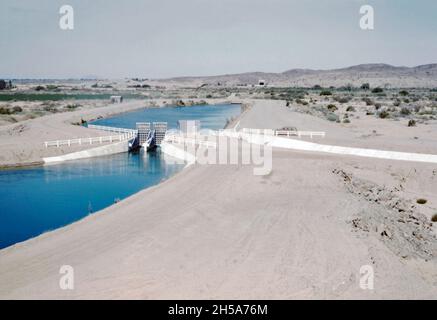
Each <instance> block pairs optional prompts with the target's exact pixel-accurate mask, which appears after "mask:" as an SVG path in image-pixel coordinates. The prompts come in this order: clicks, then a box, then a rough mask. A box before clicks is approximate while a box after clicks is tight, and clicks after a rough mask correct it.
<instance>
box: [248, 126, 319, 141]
mask: <svg viewBox="0 0 437 320" xmlns="http://www.w3.org/2000/svg"><path fill="white" fill-rule="evenodd" d="M242 132H243V133H248V134H261V135H266V136H278V137H298V138H301V137H310V138H311V139H312V138H313V137H322V138H324V137H325V136H326V133H325V132H322V131H297V130H272V129H250V128H243V129H242Z"/></svg>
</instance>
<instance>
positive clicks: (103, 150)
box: [43, 140, 129, 164]
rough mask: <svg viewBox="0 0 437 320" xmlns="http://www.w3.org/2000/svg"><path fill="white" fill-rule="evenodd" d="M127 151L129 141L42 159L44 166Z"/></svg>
mask: <svg viewBox="0 0 437 320" xmlns="http://www.w3.org/2000/svg"><path fill="white" fill-rule="evenodd" d="M128 151H129V140H125V141H121V142H117V143H112V144H109V145H105V146H100V147H97V148H92V149H88V150H83V151H78V152H73V153H68V154H64V155H62V156H57V157H49V158H43V161H44V163H46V164H50V163H56V162H62V161H68V160H78V159H85V158H92V157H99V156H106V155H111V154H116V153H122V152H128Z"/></svg>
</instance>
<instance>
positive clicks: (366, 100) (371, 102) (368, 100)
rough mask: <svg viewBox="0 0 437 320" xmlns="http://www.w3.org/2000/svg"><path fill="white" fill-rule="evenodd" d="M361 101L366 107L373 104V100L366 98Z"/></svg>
mask: <svg viewBox="0 0 437 320" xmlns="http://www.w3.org/2000/svg"><path fill="white" fill-rule="evenodd" d="M363 101H364V102H365V103H366V106H373V104H374V102H373V100H372V99H370V98H368V97H364V98H363Z"/></svg>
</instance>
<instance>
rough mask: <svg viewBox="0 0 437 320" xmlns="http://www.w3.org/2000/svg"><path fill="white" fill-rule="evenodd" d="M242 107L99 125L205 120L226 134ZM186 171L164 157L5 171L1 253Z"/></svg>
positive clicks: (168, 112) (140, 114) (163, 113)
mask: <svg viewBox="0 0 437 320" xmlns="http://www.w3.org/2000/svg"><path fill="white" fill-rule="evenodd" d="M240 109H241V108H240V106H238V105H223V106H195V107H184V108H159V109H158V108H157V109H145V110H140V111H135V112H129V113H125V114H120V115H118V116H116V117H112V118H108V119H100V120H98V121H96V122H95V123H96V124H100V125H110V126H117V127H125V128H134V127H135V123H136V122H149V121H150V122H153V121H167V122H168V123H169V127H175V126H176V123H177V120H179V119H197V120H201V124H202V127H203V128H210V129H220V128H223V127H224V125H225V124H226V119H228V118H230V117H233V116H236V115H238V114H239V113H240V111H241V110H240ZM182 168H183V165H181V164H174V163H171V164H169V163H166V162H165V161H164V157H162V156H161V155H160V153H159V152H156V153H146V154H145V153H144V151H141V152H139V153H136V154H132V153H123V154H117V155H111V156H103V157H98V158H91V159H84V160H79V161H69V162H65V163H62V164H58V165H50V166H43V167H36V168H26V169H19V170H0V248H5V247H7V246H10V245H12V244H14V243H17V242H21V241H24V240H26V239H29V238H32V237H35V236H37V235H39V234H41V233H43V232H46V231H49V230H53V229H56V228H59V227H62V226H65V225H67V224H69V223H72V222H74V221H77V220H79V219H81V218H83V217H85V216H86V215H88V214H91V213H93V212H96V211H98V210H101V209H103V208H105V207H108V206H110V205H111V204H113V203H114V202H115V201H117V200H122V199H124V198H126V197H128V196H130V195H132V194H134V193H136V192H138V191H140V190H141V189H144V188H147V187H150V186H152V185H155V184H157V183H159V182H160V181H162V180H164V179H167V178H168V177H170V176H171V175H173V174H174V173H176V172H178V171H180V170H181V169H182Z"/></svg>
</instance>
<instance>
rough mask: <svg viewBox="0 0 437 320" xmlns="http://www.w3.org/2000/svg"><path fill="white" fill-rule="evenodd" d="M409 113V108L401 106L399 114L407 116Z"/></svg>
mask: <svg viewBox="0 0 437 320" xmlns="http://www.w3.org/2000/svg"><path fill="white" fill-rule="evenodd" d="M410 113H411V111H410V109H408V108H406V107H403V108H402V109H401V114H402V115H404V116H408V115H409V114H410Z"/></svg>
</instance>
